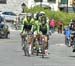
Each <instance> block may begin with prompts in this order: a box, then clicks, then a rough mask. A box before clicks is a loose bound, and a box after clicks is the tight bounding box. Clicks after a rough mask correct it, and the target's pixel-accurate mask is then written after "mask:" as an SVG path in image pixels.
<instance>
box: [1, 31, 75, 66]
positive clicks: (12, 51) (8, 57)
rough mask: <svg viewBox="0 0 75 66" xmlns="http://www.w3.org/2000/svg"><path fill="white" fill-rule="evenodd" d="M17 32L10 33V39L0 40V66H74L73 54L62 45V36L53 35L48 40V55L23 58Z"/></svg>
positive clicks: (70, 49)
mask: <svg viewBox="0 0 75 66" xmlns="http://www.w3.org/2000/svg"><path fill="white" fill-rule="evenodd" d="M19 34H20V32H19V31H11V33H10V39H0V66H75V53H73V52H72V48H71V47H70V48H69V47H67V46H66V45H65V44H64V35H63V34H58V33H56V32H55V33H54V34H52V35H51V36H50V40H49V55H48V56H45V58H44V59H42V58H41V55H39V56H35V55H34V56H31V57H26V56H24V53H23V50H22V47H21V39H20V35H19Z"/></svg>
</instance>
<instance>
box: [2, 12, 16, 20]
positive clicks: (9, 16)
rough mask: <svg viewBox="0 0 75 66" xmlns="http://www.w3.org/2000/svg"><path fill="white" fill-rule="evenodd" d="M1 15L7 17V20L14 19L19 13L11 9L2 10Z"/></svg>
mask: <svg viewBox="0 0 75 66" xmlns="http://www.w3.org/2000/svg"><path fill="white" fill-rule="evenodd" d="M1 15H2V16H3V17H4V18H5V20H6V21H14V19H16V17H17V15H16V14H15V13H13V12H11V11H2V12H1Z"/></svg>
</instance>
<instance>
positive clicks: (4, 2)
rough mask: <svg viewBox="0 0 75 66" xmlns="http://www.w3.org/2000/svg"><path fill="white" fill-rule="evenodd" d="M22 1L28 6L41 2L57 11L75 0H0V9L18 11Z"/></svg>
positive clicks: (20, 8) (71, 4)
mask: <svg viewBox="0 0 75 66" xmlns="http://www.w3.org/2000/svg"><path fill="white" fill-rule="evenodd" d="M40 1H41V2H40ZM22 3H25V5H26V6H27V7H28V8H31V7H34V6H36V5H40V4H41V3H42V6H48V7H51V10H54V11H58V10H61V9H63V8H64V7H67V6H68V7H72V6H73V4H74V3H75V0H0V10H10V11H13V12H18V13H20V12H22V6H21V5H22ZM67 3H68V4H67Z"/></svg>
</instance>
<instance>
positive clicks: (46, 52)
mask: <svg viewBox="0 0 75 66" xmlns="http://www.w3.org/2000/svg"><path fill="white" fill-rule="evenodd" d="M45 54H46V55H48V37H47V36H45Z"/></svg>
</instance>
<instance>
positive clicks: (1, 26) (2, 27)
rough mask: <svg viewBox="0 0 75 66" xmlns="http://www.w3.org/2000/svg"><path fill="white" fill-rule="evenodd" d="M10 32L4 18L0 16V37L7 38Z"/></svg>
mask: <svg viewBox="0 0 75 66" xmlns="http://www.w3.org/2000/svg"><path fill="white" fill-rule="evenodd" d="M9 34H10V32H9V30H8V26H7V25H6V23H5V20H4V18H3V17H2V16H0V38H8V35H9Z"/></svg>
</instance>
